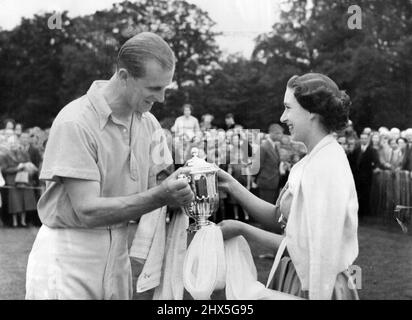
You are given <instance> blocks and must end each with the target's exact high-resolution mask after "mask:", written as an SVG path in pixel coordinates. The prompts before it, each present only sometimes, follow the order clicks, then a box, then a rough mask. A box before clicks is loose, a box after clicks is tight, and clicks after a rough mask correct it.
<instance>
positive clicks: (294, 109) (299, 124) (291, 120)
mask: <svg viewBox="0 0 412 320" xmlns="http://www.w3.org/2000/svg"><path fill="white" fill-rule="evenodd" d="M283 103H284V105H285V111H283V114H282V116H281V117H280V121H281V122H282V123H285V124H286V125H287V126H288V128H289V132H290V137H291V139H292V140H293V141H301V142H305V141H306V137H307V133H308V130H309V127H310V115H311V114H310V112H309V111H307V110H305V109H303V108H302V106H301V105H300V104H299V102H298V101H297V100H296V98H295V95H294V90H293V89H291V88H287V89H286V92H285V98H284V101H283Z"/></svg>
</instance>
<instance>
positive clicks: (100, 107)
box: [87, 80, 146, 130]
mask: <svg viewBox="0 0 412 320" xmlns="http://www.w3.org/2000/svg"><path fill="white" fill-rule="evenodd" d="M108 82H109V81H107V80H97V81H94V82H93V83H92V85H91V86H90V88H89V90H88V91H87V97H88V98H89V100H90V102H91V103H92V105H93V107H94V108H95V110H96V111H97V114H98V116H99V128H100V130H103V129H104V127H105V126H106V124H107V122H108V121H109V119H110V116H111V114H112V109H111V108H110V106H109V104H108V103H107V101H106V99H105V98H104V96H103V95H102V93H101V90H102V88H103V87H104V86H105V85H106V84H107V83H108ZM134 114H135V116H136V117H137V118H138V119H139V120H141V119H142V118H146V112H145V113H143V114H140V113H137V112H135V113H134Z"/></svg>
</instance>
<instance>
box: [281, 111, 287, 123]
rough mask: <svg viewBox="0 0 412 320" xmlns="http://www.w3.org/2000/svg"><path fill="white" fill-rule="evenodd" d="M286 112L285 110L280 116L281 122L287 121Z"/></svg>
mask: <svg viewBox="0 0 412 320" xmlns="http://www.w3.org/2000/svg"><path fill="white" fill-rule="evenodd" d="M286 120H287V119H286V113H285V111H283V113H282V115H281V116H280V122H282V123H285V122H286Z"/></svg>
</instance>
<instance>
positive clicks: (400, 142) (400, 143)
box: [398, 139, 406, 150]
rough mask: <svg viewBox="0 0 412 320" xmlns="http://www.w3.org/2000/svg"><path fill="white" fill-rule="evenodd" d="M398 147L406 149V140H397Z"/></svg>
mask: <svg viewBox="0 0 412 320" xmlns="http://www.w3.org/2000/svg"><path fill="white" fill-rule="evenodd" d="M398 146H399V149H401V150H405V149H406V142H405V141H404V140H403V139H399V140H398Z"/></svg>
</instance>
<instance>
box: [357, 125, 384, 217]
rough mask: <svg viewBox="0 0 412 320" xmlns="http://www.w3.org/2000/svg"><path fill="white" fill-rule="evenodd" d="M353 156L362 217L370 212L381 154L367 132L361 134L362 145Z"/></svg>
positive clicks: (360, 215)
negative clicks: (374, 175) (376, 169)
mask: <svg viewBox="0 0 412 320" xmlns="http://www.w3.org/2000/svg"><path fill="white" fill-rule="evenodd" d="M353 157H354V160H355V161H356V162H355V168H354V169H355V170H354V172H353V176H354V178H355V185H356V192H357V195H358V202H359V217H360V218H362V217H365V216H368V215H369V214H370V206H369V203H370V193H371V184H372V175H373V170H374V169H375V168H376V167H377V166H378V164H379V156H378V154H377V152H376V150H375V149H374V148H373V147H372V145H371V144H370V143H369V136H368V135H367V134H366V133H362V134H361V135H360V146H359V147H358V148H356V149H355V151H354V153H353Z"/></svg>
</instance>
